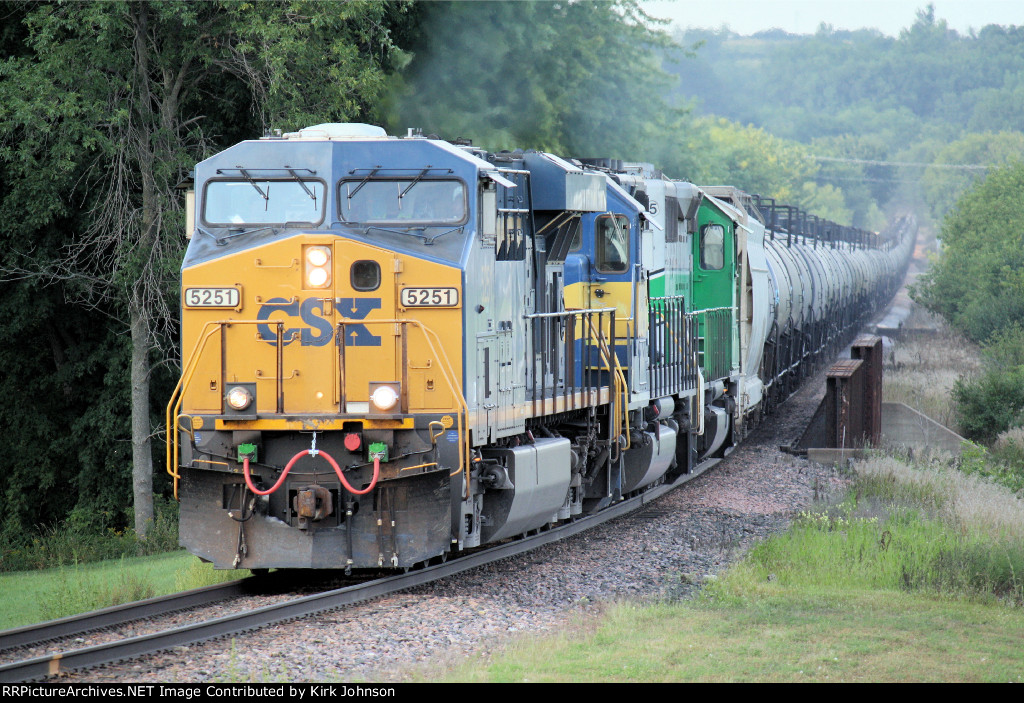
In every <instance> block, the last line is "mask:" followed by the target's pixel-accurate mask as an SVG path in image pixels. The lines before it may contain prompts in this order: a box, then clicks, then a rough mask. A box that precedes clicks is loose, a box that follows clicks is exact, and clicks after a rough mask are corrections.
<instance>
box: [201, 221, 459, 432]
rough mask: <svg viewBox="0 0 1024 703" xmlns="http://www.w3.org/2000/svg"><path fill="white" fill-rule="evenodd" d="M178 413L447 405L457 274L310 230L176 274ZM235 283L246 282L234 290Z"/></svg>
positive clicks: (413, 409)
mask: <svg viewBox="0 0 1024 703" xmlns="http://www.w3.org/2000/svg"><path fill="white" fill-rule="evenodd" d="M182 278H183V283H184V285H183V300H182V306H183V315H182V318H183V338H184V339H183V341H184V345H183V348H184V349H186V350H188V349H192V350H193V352H192V354H191V355H190V356H189V357H187V358H186V359H185V365H186V374H185V381H186V386H185V388H184V389H183V403H182V412H184V413H188V414H200V415H205V414H213V415H219V416H221V419H222V420H223V421H226V422H229V423H232V424H234V423H244V424H245V426H246V427H247V428H249V429H259V428H260V426H261V425H265V421H270V420H276V421H280V420H282V419H286V418H294V419H296V420H298V419H301V418H309V417H315V416H320V417H323V416H337V415H349V416H352V415H358V416H366V415H373V416H378V417H381V416H390V417H395V416H401V415H407V414H414V413H419V412H449V411H452V410H455V409H457V404H456V396H457V395H458V394H459V393H460V389H458V388H457V387H455V384H456V383H457V379H458V378H460V377H461V373H462V368H461V367H462V359H461V347H462V335H461V332H460V330H461V305H462V295H461V276H460V271H459V270H458V269H456V268H453V267H450V266H444V265H441V264H437V263H434V262H430V261H425V260H422V259H417V258H414V257H410V256H406V255H402V254H398V253H395V252H392V251H387V250H384V249H380V248H377V247H374V246H371V245H367V244H363V243H360V242H353V241H351V240H344V239H338V238H335V237H326V236H318V235H308V236H299V237H290V238H288V239H286V240H282V241H276V242H272V243H270V244H267V245H264V246H261V247H257V248H254V249H249V250H245V251H241V252H236V253H232V254H230V255H228V256H225V257H223V258H221V259H217V260H214V261H208V262H204V263H202V264H200V265H197V266H194V267H190V268H188V269H186V270H185V271H184V272H183V274H182ZM237 281H246V285H245V287H244V288H243V286H242V285H241V284H240V283H238V282H237Z"/></svg>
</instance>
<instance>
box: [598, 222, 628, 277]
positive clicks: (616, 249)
mask: <svg viewBox="0 0 1024 703" xmlns="http://www.w3.org/2000/svg"><path fill="white" fill-rule="evenodd" d="M596 228H597V231H596V237H595V240H596V241H595V244H596V251H595V254H596V265H597V270H598V271H600V272H601V273H625V272H626V271H627V270H628V269H629V220H628V219H627V218H626V217H625V216H624V215H602V216H601V217H598V218H597V222H596Z"/></svg>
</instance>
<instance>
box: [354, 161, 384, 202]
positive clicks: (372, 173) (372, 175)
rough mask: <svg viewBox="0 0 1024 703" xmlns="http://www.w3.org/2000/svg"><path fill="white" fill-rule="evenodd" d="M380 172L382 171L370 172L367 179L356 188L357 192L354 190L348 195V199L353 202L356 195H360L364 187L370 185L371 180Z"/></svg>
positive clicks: (376, 169)
mask: <svg viewBox="0 0 1024 703" xmlns="http://www.w3.org/2000/svg"><path fill="white" fill-rule="evenodd" d="M379 170H380V169H379V168H375V169H373V170H372V171H370V172H369V173H368V174H366V178H364V179H363V180H361V181H359V185H357V186H356V187H355V190H353V191H352V192H351V193H349V194H348V199H349V200H351V199H352V198H354V197H355V195H356V193H358V192H359V191H360V189H362V187H363V186H364V185H366V184H367V183H369V182H370V179H371V178H373V177H374V176H375V175H376V174H377V171H379Z"/></svg>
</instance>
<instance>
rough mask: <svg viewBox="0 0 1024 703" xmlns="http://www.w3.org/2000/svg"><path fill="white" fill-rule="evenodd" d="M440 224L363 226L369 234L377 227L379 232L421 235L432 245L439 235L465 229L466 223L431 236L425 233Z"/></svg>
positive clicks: (424, 240) (364, 232)
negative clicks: (401, 226) (392, 227)
mask: <svg viewBox="0 0 1024 703" xmlns="http://www.w3.org/2000/svg"><path fill="white" fill-rule="evenodd" d="M440 226H441V225H416V226H414V227H406V228H404V229H389V228H387V227H378V226H377V225H367V226H366V227H364V228H363V234H364V235H365V234H368V233H369V231H370V230H371V229H375V230H377V231H378V232H387V233H389V234H403V235H409V236H413V237H419V238H420V239H422V240H423V244H425V245H430V244H433V243H434V240H435V239H438V238H439V237H443V236H444V235H446V234H451V233H452V232H461V231H462V230H463V229H465V225H459V226H458V227H453V228H451V229H448V230H445V231H444V232H438V233H437V234H435V235H432V236H430V237H428V236H427V235H426V234H423V233H424V232H426V231H427V229H428V228H433V227H440Z"/></svg>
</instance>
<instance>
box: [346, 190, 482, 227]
mask: <svg viewBox="0 0 1024 703" xmlns="http://www.w3.org/2000/svg"><path fill="white" fill-rule="evenodd" d="M338 202H339V208H340V211H341V219H342V220H344V221H345V222H358V223H360V224H379V225H392V226H397V227H402V226H406V225H459V224H462V223H464V222H465V221H466V186H465V185H464V184H463V183H462V182H461V181H455V180H420V179H417V178H394V179H386V180H385V179H373V180H370V179H363V180H351V181H342V183H341V187H340V194H339V198H338Z"/></svg>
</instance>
